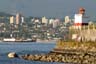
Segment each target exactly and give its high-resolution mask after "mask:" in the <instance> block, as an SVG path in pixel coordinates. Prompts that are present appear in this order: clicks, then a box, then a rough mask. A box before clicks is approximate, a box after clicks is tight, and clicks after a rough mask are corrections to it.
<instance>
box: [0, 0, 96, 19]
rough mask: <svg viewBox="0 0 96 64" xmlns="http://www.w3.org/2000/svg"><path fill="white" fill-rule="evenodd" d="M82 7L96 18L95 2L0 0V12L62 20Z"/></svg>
mask: <svg viewBox="0 0 96 64" xmlns="http://www.w3.org/2000/svg"><path fill="white" fill-rule="evenodd" d="M79 7H84V8H85V9H86V13H87V14H88V15H90V16H96V0H0V11H4V12H7V13H12V14H14V13H15V12H20V13H22V14H24V15H26V16H38V17H39V16H46V17H59V18H63V17H64V16H65V15H70V16H72V15H74V13H77V11H78V9H79Z"/></svg>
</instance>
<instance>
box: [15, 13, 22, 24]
mask: <svg viewBox="0 0 96 64" xmlns="http://www.w3.org/2000/svg"><path fill="white" fill-rule="evenodd" d="M20 21H21V16H20V14H19V13H17V14H16V24H17V25H18V24H19V23H20Z"/></svg>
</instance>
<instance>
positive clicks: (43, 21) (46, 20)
mask: <svg viewBox="0 0 96 64" xmlns="http://www.w3.org/2000/svg"><path fill="white" fill-rule="evenodd" d="M42 23H45V24H47V23H48V19H47V18H46V17H45V16H44V17H42Z"/></svg>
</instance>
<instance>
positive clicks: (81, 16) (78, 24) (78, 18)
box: [74, 8, 88, 29]
mask: <svg viewBox="0 0 96 64" xmlns="http://www.w3.org/2000/svg"><path fill="white" fill-rule="evenodd" d="M84 25H88V17H87V16H86V15H85V9H84V8H79V12H78V14H75V16H74V26H75V29H81V28H82V26H84Z"/></svg>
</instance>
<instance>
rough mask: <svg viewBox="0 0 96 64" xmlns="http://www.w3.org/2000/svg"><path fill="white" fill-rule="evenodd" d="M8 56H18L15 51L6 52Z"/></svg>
mask: <svg viewBox="0 0 96 64" xmlns="http://www.w3.org/2000/svg"><path fill="white" fill-rule="evenodd" d="M8 57H9V58H15V57H18V55H17V54H16V53H15V52H10V53H9V54H8Z"/></svg>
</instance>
